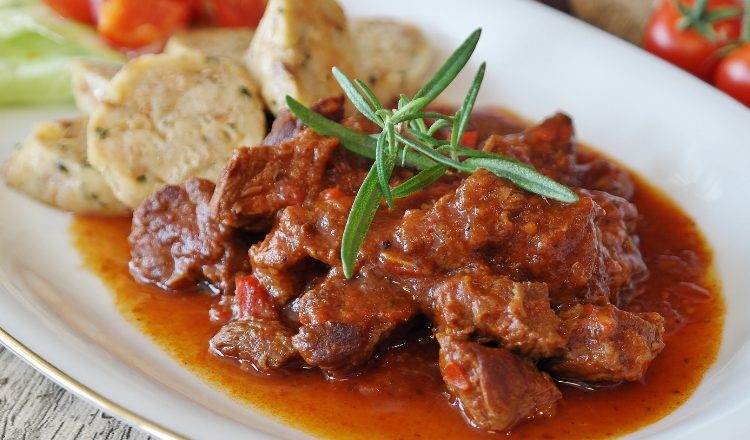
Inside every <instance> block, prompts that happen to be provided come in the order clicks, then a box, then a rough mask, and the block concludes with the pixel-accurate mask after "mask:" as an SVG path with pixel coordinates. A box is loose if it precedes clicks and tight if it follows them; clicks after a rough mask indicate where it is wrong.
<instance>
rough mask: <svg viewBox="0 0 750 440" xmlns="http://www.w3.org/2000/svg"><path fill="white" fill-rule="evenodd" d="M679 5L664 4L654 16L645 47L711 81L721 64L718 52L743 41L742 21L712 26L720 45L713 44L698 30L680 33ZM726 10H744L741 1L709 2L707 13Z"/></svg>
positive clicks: (686, 0) (687, 0)
mask: <svg viewBox="0 0 750 440" xmlns="http://www.w3.org/2000/svg"><path fill="white" fill-rule="evenodd" d="M675 1H676V0H662V2H661V3H660V4H659V5H658V7H657V8H656V10H655V11H654V13H653V15H651V19H650V20H649V22H648V25H647V26H646V34H645V35H644V37H643V47H644V48H645V49H646V50H648V51H649V52H651V53H653V54H655V55H657V56H659V57H660V58H663V59H665V60H667V61H669V62H670V63H672V64H674V65H676V66H678V67H681V68H683V69H685V70H687V71H688V72H690V73H692V74H694V75H696V76H698V77H700V78H702V79H703V80H706V81H710V80H711V78H712V77H713V72H714V71H715V70H716V66H717V64H718V62H719V57H718V56H717V55H716V50H717V49H719V48H721V47H722V46H724V45H726V43H727V42H731V41H733V40H736V39H737V38H738V37H739V34H740V26H741V18H740V17H732V18H729V19H725V20H719V21H716V22H713V23H712V24H711V25H710V26H711V27H712V29H713V30H714V33H715V35H716V41H714V42H711V41H709V40H708V39H707V38H706V37H705V36H704V35H703V34H701V33H700V32H698V31H697V30H696V29H695V28H694V27H691V28H688V29H685V30H682V29H680V27H679V22H680V21H681V20H682V19H683V15H682V13H681V12H680V11H679V10H678V9H677V7H676V6H675ZM680 1H682V3H683V4H684V5H685V6H689V7H692V6H693V3H694V0H680ZM725 7H741V4H740V3H739V2H738V1H737V0H709V1H708V6H707V8H706V12H711V11H713V10H716V9H717V8H725Z"/></svg>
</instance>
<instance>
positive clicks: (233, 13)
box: [211, 0, 267, 27]
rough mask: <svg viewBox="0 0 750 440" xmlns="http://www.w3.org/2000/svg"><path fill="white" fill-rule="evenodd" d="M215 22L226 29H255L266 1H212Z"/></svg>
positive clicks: (264, 8)
mask: <svg viewBox="0 0 750 440" xmlns="http://www.w3.org/2000/svg"><path fill="white" fill-rule="evenodd" d="M211 3H212V5H213V7H214V15H215V17H216V21H217V22H218V23H219V24H220V25H222V26H226V27H256V26H258V22H259V21H260V18H261V17H262V16H263V11H265V10H266V3H267V0H212V1H211Z"/></svg>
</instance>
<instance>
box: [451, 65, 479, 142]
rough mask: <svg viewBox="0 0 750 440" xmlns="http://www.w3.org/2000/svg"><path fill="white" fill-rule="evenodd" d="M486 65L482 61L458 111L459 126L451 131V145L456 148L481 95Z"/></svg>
mask: <svg viewBox="0 0 750 440" xmlns="http://www.w3.org/2000/svg"><path fill="white" fill-rule="evenodd" d="M486 67H487V63H482V65H480V66H479V70H478V71H477V74H476V76H475V77H474V81H473V82H472V83H471V87H470V88H469V93H468V94H467V95H466V98H465V99H464V102H463V104H461V108H459V109H458V112H456V114H457V115H459V116H460V117H459V118H458V124H457V127H456V128H455V129H454V130H453V132H451V145H453V146H454V148H458V146H459V144H460V142H461V139H462V138H463V136H464V131H465V130H466V125H467V124H468V123H469V118H470V117H471V112H472V111H473V110H474V103H475V102H476V101H477V95H479V89H480V88H481V87H482V80H483V79H484V71H485V69H486Z"/></svg>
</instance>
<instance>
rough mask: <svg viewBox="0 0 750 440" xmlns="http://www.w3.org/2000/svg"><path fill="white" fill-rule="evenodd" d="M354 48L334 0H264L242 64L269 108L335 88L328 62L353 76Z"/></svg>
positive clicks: (311, 100) (311, 99) (313, 98)
mask: <svg viewBox="0 0 750 440" xmlns="http://www.w3.org/2000/svg"><path fill="white" fill-rule="evenodd" d="M355 55H356V51H355V46H354V43H353V41H352V37H351V35H350V34H349V28H348V26H347V22H346V17H345V16H344V12H343V11H342V10H341V7H340V6H339V5H338V3H336V1H335V0H321V1H316V2H315V5H314V7H313V5H312V4H311V3H310V2H309V1H307V0H270V1H269V2H268V5H267V6H266V13H265V14H264V15H263V19H261V21H260V23H259V24H258V29H257V31H256V33H255V37H254V38H253V41H252V42H251V43H250V49H249V50H248V52H247V57H246V65H247V67H248V69H249V70H250V73H251V74H252V75H253V78H254V79H255V80H256V81H257V82H258V83H259V84H260V85H261V93H262V95H263V99H264V100H265V102H266V105H267V106H268V108H269V109H271V111H272V112H273V113H274V114H278V112H279V110H280V109H282V108H284V107H285V106H286V104H285V102H284V100H285V97H286V95H290V96H292V97H294V98H296V99H297V100H299V101H300V102H302V103H303V104H305V105H308V106H309V105H312V104H313V103H314V102H316V101H317V100H319V99H321V98H326V97H329V96H331V95H336V94H339V93H341V89H340V88H339V86H338V84H337V83H336V80H335V79H334V78H333V75H332V73H331V68H332V67H333V66H337V67H339V68H340V69H341V70H343V71H344V72H346V73H347V74H348V75H350V76H357V72H356V70H355V68H356V66H357V62H356V57H355Z"/></svg>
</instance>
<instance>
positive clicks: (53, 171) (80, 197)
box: [5, 118, 129, 214]
mask: <svg viewBox="0 0 750 440" xmlns="http://www.w3.org/2000/svg"><path fill="white" fill-rule="evenodd" d="M6 167H7V168H6V169H5V179H6V181H7V183H8V185H9V186H12V187H14V188H16V189H18V190H19V191H21V192H23V193H25V194H27V195H29V196H31V197H33V198H35V199H37V200H39V201H41V202H44V203H46V204H48V205H52V206H54V207H57V208H60V209H63V210H66V211H72V212H81V213H96V214H124V213H127V212H129V209H128V208H127V207H126V206H125V205H124V204H122V203H121V202H120V201H119V200H117V198H115V196H114V194H112V190H111V189H110V188H109V185H107V182H105V180H104V178H103V177H102V175H101V174H100V173H99V171H97V170H96V169H95V168H93V167H92V166H91V165H90V164H89V163H88V161H87V160H86V120H85V118H78V119H64V120H60V121H55V122H45V123H42V124H39V125H37V126H36V127H35V128H34V131H33V132H32V133H31V134H30V135H29V137H28V138H26V140H25V141H24V143H23V144H22V145H21V147H20V148H19V149H18V150H16V151H15V152H14V153H13V155H12V156H11V157H10V160H9V161H8V163H7V165H6Z"/></svg>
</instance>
